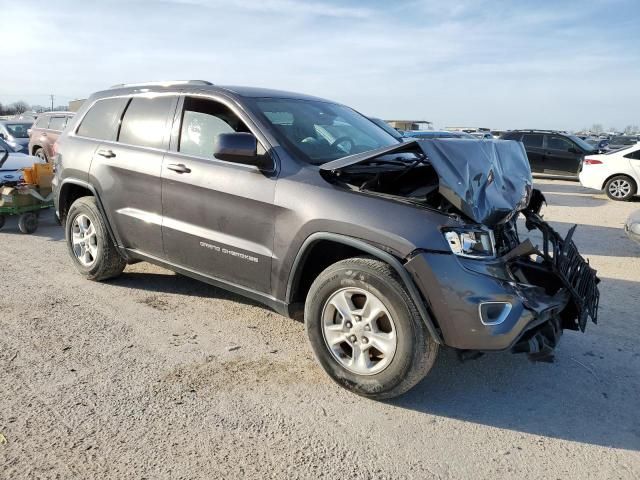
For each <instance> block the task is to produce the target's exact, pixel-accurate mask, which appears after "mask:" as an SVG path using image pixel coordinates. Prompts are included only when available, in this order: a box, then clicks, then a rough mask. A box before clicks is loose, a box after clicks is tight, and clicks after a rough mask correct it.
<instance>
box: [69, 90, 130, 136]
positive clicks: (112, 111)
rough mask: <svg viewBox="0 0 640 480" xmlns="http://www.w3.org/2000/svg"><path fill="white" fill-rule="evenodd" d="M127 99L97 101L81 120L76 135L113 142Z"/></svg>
mask: <svg viewBox="0 0 640 480" xmlns="http://www.w3.org/2000/svg"><path fill="white" fill-rule="evenodd" d="M128 100H129V99H128V98H106V99H104V100H98V101H97V102H96V103H95V104H94V105H93V106H92V107H91V108H90V109H89V111H88V112H87V114H86V115H85V116H84V118H83V119H82V122H81V123H80V126H79V127H78V130H77V132H76V134H77V135H79V136H82V137H88V138H95V139H97V140H115V138H116V134H117V129H118V124H119V121H120V117H121V115H122V111H123V110H124V107H125V105H126V103H127V101H128Z"/></svg>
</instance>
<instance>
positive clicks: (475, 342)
mask: <svg viewBox="0 0 640 480" xmlns="http://www.w3.org/2000/svg"><path fill="white" fill-rule="evenodd" d="M530 215H533V214H530ZM530 220H531V222H532V223H534V224H536V225H532V227H535V228H538V229H540V230H541V231H542V233H543V237H544V242H545V243H544V245H545V246H544V247H543V251H539V252H538V253H537V254H536V255H537V257H538V261H537V262H535V261H533V260H531V259H530V252H531V250H532V248H523V249H522V250H521V251H522V254H520V255H518V254H517V251H516V250H517V249H516V250H514V252H515V253H516V254H515V255H509V254H507V255H504V256H503V257H501V258H498V259H494V260H488V261H479V260H473V259H467V258H462V257H458V256H456V255H453V254H445V253H434V252H416V254H415V255H413V256H412V257H411V259H410V260H409V261H408V262H407V263H406V264H405V267H406V268H407V270H408V271H409V272H410V273H411V274H412V275H413V278H414V279H415V282H416V284H417V286H418V288H419V289H420V291H421V292H422V294H423V296H424V298H425V300H426V302H427V304H428V306H429V308H430V309H431V313H432V314H433V317H434V319H435V320H436V322H437V324H438V327H439V328H440V331H441V333H442V338H443V340H444V343H445V345H448V346H450V347H454V348H457V349H462V350H480V351H492V350H493V351H496V350H506V349H509V348H512V347H514V345H516V343H518V342H519V341H520V340H521V339H523V338H524V339H526V338H527V336H528V335H527V334H528V332H534V330H536V329H538V327H540V328H542V327H541V326H543V324H546V323H547V322H548V323H553V324H554V325H557V326H558V328H560V329H561V330H562V329H573V330H577V329H581V330H584V327H585V324H586V319H587V317H588V316H590V317H591V318H592V320H593V321H594V322H595V321H596V320H597V308H598V299H599V292H598V289H597V283H598V281H599V280H598V279H597V277H596V276H595V271H594V270H593V269H591V267H589V265H588V263H587V262H586V261H585V260H584V259H583V258H582V257H581V256H580V255H579V254H578V252H577V249H576V248H575V244H574V243H573V241H572V240H571V235H572V233H573V229H572V230H571V231H570V233H569V235H568V236H567V238H565V239H562V238H561V237H560V236H559V235H558V234H557V233H556V232H555V231H553V230H552V229H551V227H550V226H548V225H547V224H546V223H545V222H543V221H542V220H541V219H540V217H538V216H537V215H535V217H531V218H530ZM537 222H540V224H537ZM522 245H524V244H522ZM531 247H532V246H531ZM536 251H537V250H536Z"/></svg>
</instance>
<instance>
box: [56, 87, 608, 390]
mask: <svg viewBox="0 0 640 480" xmlns="http://www.w3.org/2000/svg"><path fill="white" fill-rule="evenodd" d="M54 163H55V168H56V176H55V181H54V183H55V201H56V209H57V214H58V216H59V218H60V219H61V221H62V222H63V225H64V228H65V231H66V239H67V244H68V250H69V253H70V257H71V259H72V261H73V263H74V265H75V267H76V268H77V269H78V271H79V272H80V273H81V274H82V275H84V276H85V277H86V278H88V279H90V280H97V281H100V280H107V279H110V278H113V277H116V276H118V275H119V274H120V273H122V271H123V269H124V268H125V266H126V265H127V264H128V263H134V262H138V261H147V262H152V263H155V264H158V265H161V266H163V267H166V268H169V269H171V270H173V271H175V272H179V273H181V274H183V275H187V276H190V277H193V278H196V279H199V280H202V281H204V282H207V283H210V284H212V285H215V286H218V287H221V288H225V289H228V290H231V291H233V292H236V293H238V294H240V295H244V296H246V297H249V298H252V299H254V300H257V301H259V302H261V303H263V304H265V305H267V306H269V307H270V308H272V309H274V310H275V311H277V312H279V313H281V314H282V315H286V316H290V317H293V318H304V322H305V326H306V331H307V334H308V338H309V342H310V344H311V347H312V349H313V351H314V353H315V355H316V357H317V359H318V361H319V363H320V364H321V365H322V367H323V368H324V369H325V370H326V372H327V373H328V374H329V375H330V376H331V378H332V379H333V380H335V381H336V382H337V383H339V384H340V385H341V386H343V387H345V388H347V389H349V390H351V391H353V392H355V393H357V394H360V395H364V396H367V397H371V398H377V399H381V398H390V397H394V396H396V395H399V394H402V393H403V392H406V391H407V390H409V389H410V388H411V387H413V386H414V385H415V384H416V383H418V382H419V381H420V380H421V379H422V378H423V377H424V376H425V375H426V374H427V373H428V372H429V370H430V369H431V368H432V366H433V365H434V362H435V360H436V357H437V354H438V350H439V349H440V348H441V347H445V346H447V347H451V348H454V349H456V350H458V352H459V353H460V355H461V356H463V357H473V356H475V355H478V354H480V353H484V352H490V351H512V352H523V353H527V354H528V355H529V356H530V357H531V358H532V359H534V360H548V359H549V358H550V357H551V355H552V351H553V349H554V348H555V347H556V344H557V342H558V338H559V336H560V335H561V333H562V331H563V330H565V329H569V330H579V329H580V330H584V328H585V325H586V322H587V319H588V318H589V317H590V318H591V319H592V320H593V321H594V322H595V321H596V320H597V308H598V298H599V293H598V287H597V284H598V278H597V276H596V274H595V271H594V270H593V269H592V268H591V267H590V266H589V265H588V263H587V262H586V261H585V260H584V259H583V258H582V257H581V256H580V254H579V253H578V251H577V249H576V246H575V244H574V242H573V241H572V239H571V236H572V233H573V230H572V231H570V233H569V235H568V236H567V237H565V238H562V237H561V236H560V235H558V233H556V232H555V231H554V230H553V229H552V228H551V227H550V226H549V225H548V224H547V223H545V222H544V221H543V220H542V218H541V215H540V208H541V207H542V204H543V202H544V197H543V196H542V194H541V193H540V192H539V191H537V190H534V189H533V188H532V180H531V172H530V169H529V164H528V161H527V157H526V154H525V151H524V149H523V147H522V144H521V143H519V142H514V141H502V140H498V141H493V140H474V139H433V140H421V141H418V140H410V141H407V142H404V143H403V142H401V141H400V140H398V139H397V138H395V137H394V136H392V135H390V134H389V133H388V132H386V131H385V130H383V129H382V128H380V127H379V126H377V125H376V124H375V123H373V122H372V121H371V120H369V119H368V118H367V117H365V116H363V115H361V114H359V113H357V112H355V111H354V110H352V109H350V108H348V107H346V106H344V105H340V104H337V103H334V102H331V101H327V100H323V99H319V98H314V97H310V96H305V95H300V94H294V93H287V92H280V91H273V90H266V89H258V88H246V87H220V86H214V85H212V84H210V83H208V82H203V81H185V82H166V83H148V84H137V85H120V86H115V87H113V88H111V89H109V90H106V91H102V92H99V93H96V94H94V95H93V96H92V97H91V98H90V99H89V100H88V101H87V102H85V104H84V106H83V107H82V109H81V111H80V112H78V114H77V115H76V116H75V117H74V118H73V120H71V122H70V125H69V126H68V127H67V129H66V130H65V132H64V133H63V134H62V135H61V137H60V139H59V140H58V142H57V145H56V155H55V158H54ZM519 219H520V220H519ZM519 223H520V230H521V232H520V233H519V231H518V224H519ZM523 224H524V226H523ZM524 230H534V231H536V232H537V235H538V238H539V239H540V244H539V245H537V246H534V243H532V242H531V240H530V239H528V237H527V235H524V234H523V231H524Z"/></svg>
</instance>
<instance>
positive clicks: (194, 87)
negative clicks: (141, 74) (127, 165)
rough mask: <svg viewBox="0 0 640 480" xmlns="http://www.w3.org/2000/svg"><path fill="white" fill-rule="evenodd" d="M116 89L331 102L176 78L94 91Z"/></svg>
mask: <svg viewBox="0 0 640 480" xmlns="http://www.w3.org/2000/svg"><path fill="white" fill-rule="evenodd" d="M115 90H117V91H118V92H119V93H125V92H127V93H132V92H135V91H142V90H144V91H179V92H212V93H213V92H227V93H231V94H234V95H236V96H239V97H250V98H261V97H265V98H291V99H299V100H316V101H321V102H328V103H339V102H333V101H331V100H327V99H324V98H320V97H314V96H312V95H307V94H304V93H297V92H288V91H284V90H274V89H270V88H258V87H244V86H239V85H214V84H212V83H210V82H207V81H206V80H176V81H162V82H145V83H131V84H119V85H113V86H112V87H110V88H109V89H107V90H103V91H100V92H96V94H99V95H100V96H106V95H107V94H109V93H113V91H115Z"/></svg>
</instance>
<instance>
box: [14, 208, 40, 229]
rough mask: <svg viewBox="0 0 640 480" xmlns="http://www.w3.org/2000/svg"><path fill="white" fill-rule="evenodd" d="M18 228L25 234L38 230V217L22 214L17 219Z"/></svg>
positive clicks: (31, 213)
mask: <svg viewBox="0 0 640 480" xmlns="http://www.w3.org/2000/svg"><path fill="white" fill-rule="evenodd" d="M18 228H19V229H20V231H21V232H22V233H26V234H31V233H33V232H35V231H36V230H37V229H38V216H37V215H36V214H35V213H33V212H27V213H23V214H22V215H20V216H19V217H18Z"/></svg>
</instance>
